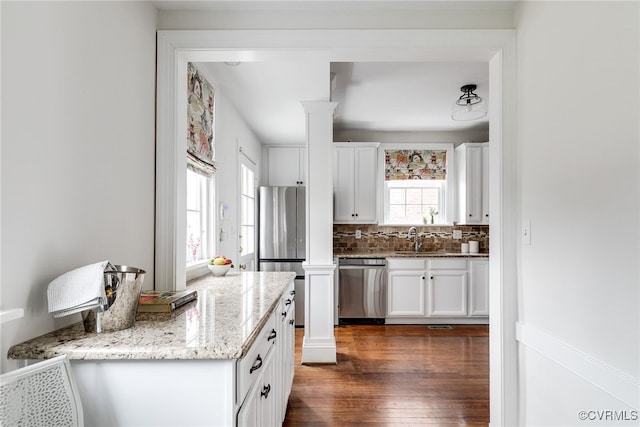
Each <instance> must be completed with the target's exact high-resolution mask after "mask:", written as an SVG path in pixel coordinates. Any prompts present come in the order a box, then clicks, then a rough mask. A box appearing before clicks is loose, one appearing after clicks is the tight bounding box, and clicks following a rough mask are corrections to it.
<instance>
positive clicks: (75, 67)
mask: <svg viewBox="0 0 640 427" xmlns="http://www.w3.org/2000/svg"><path fill="white" fill-rule="evenodd" d="M0 4H1V7H2V125H3V126H2V181H1V183H2V227H1V229H2V258H1V263H2V272H1V283H0V290H1V302H0V304H1V307H0V308H1V309H3V310H4V309H9V308H14V307H22V308H24V310H25V315H24V318H22V319H19V320H15V321H13V322H10V323H7V324H5V325H3V326H2V345H1V346H0V356H1V362H2V366H1V369H2V371H3V372H5V371H7V370H10V369H14V368H16V367H17V363H16V362H13V361H7V360H6V353H7V350H8V349H9V347H10V346H11V345H12V344H15V343H18V342H22V341H24V340H26V339H30V338H33V337H35V336H37V335H40V334H43V333H46V332H49V331H51V330H53V329H56V328H58V327H60V326H63V325H65V324H67V323H71V322H76V321H79V320H80V315H79V314H78V315H74V316H69V317H68V318H64V319H60V320H56V321H54V320H53V318H52V316H51V315H50V314H48V312H47V298H46V289H47V285H48V283H49V282H50V281H51V280H52V279H54V278H55V277H56V276H58V275H59V274H62V273H64V272H66V271H69V270H71V269H73V268H76V267H79V266H82V265H86V264H89V263H92V262H96V261H99V260H103V259H109V260H111V261H113V262H114V263H121V264H128V265H132V266H136V267H140V268H142V269H144V270H146V272H147V275H146V278H145V287H147V288H149V287H152V285H153V269H154V265H153V247H154V231H153V218H154V165H155V160H154V127H155V124H154V108H155V83H154V76H155V29H156V15H157V13H156V10H155V9H154V8H153V7H151V6H150V5H149V4H146V3H141V2H131V3H118V2H113V3H112V2H108V3H96V2H90V3H84V2H69V3H61V2H55V3H54V2H42V3H36V2H23V3H19V2H6V1H3V2H1V3H0Z"/></svg>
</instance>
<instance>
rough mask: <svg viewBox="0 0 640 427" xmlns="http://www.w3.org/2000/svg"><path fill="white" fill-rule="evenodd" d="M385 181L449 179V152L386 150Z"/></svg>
mask: <svg viewBox="0 0 640 427" xmlns="http://www.w3.org/2000/svg"><path fill="white" fill-rule="evenodd" d="M384 179H385V181H392V180H401V179H447V151H446V150H385V152H384Z"/></svg>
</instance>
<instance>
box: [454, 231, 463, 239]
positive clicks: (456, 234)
mask: <svg viewBox="0 0 640 427" xmlns="http://www.w3.org/2000/svg"><path fill="white" fill-rule="evenodd" d="M453 238H454V239H462V230H453Z"/></svg>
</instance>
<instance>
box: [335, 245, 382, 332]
mask: <svg viewBox="0 0 640 427" xmlns="http://www.w3.org/2000/svg"><path fill="white" fill-rule="evenodd" d="M386 269H387V261H386V260H385V259H384V258H340V259H339V260H338V275H339V276H338V320H339V322H340V323H349V322H350V321H354V320H356V319H359V320H368V321H375V322H376V323H384V318H385V315H386V301H387V298H386V292H387V289H386V283H387V280H386Z"/></svg>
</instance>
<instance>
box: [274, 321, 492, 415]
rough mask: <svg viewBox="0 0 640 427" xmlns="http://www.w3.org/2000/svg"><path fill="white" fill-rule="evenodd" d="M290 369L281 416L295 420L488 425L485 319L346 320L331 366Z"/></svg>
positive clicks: (337, 332)
mask: <svg viewBox="0 0 640 427" xmlns="http://www.w3.org/2000/svg"><path fill="white" fill-rule="evenodd" d="M303 335H304V331H303V330H302V329H296V367H295V377H294V381H293V390H292V392H291V397H290V398H289V405H288V408H287V414H286V418H285V422H284V426H285V427H295V426H349V425H363V426H394V425H403V426H486V425H487V424H488V422H489V332H488V326H486V325H483V326H479V325H471V326H465V325H453V329H451V330H431V329H429V328H428V327H427V326H426V325H386V326H379V325H349V326H339V327H336V329H335V336H336V344H337V353H338V354H337V357H338V363H337V364H336V365H301V364H300V356H301V344H302V337H303Z"/></svg>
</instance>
